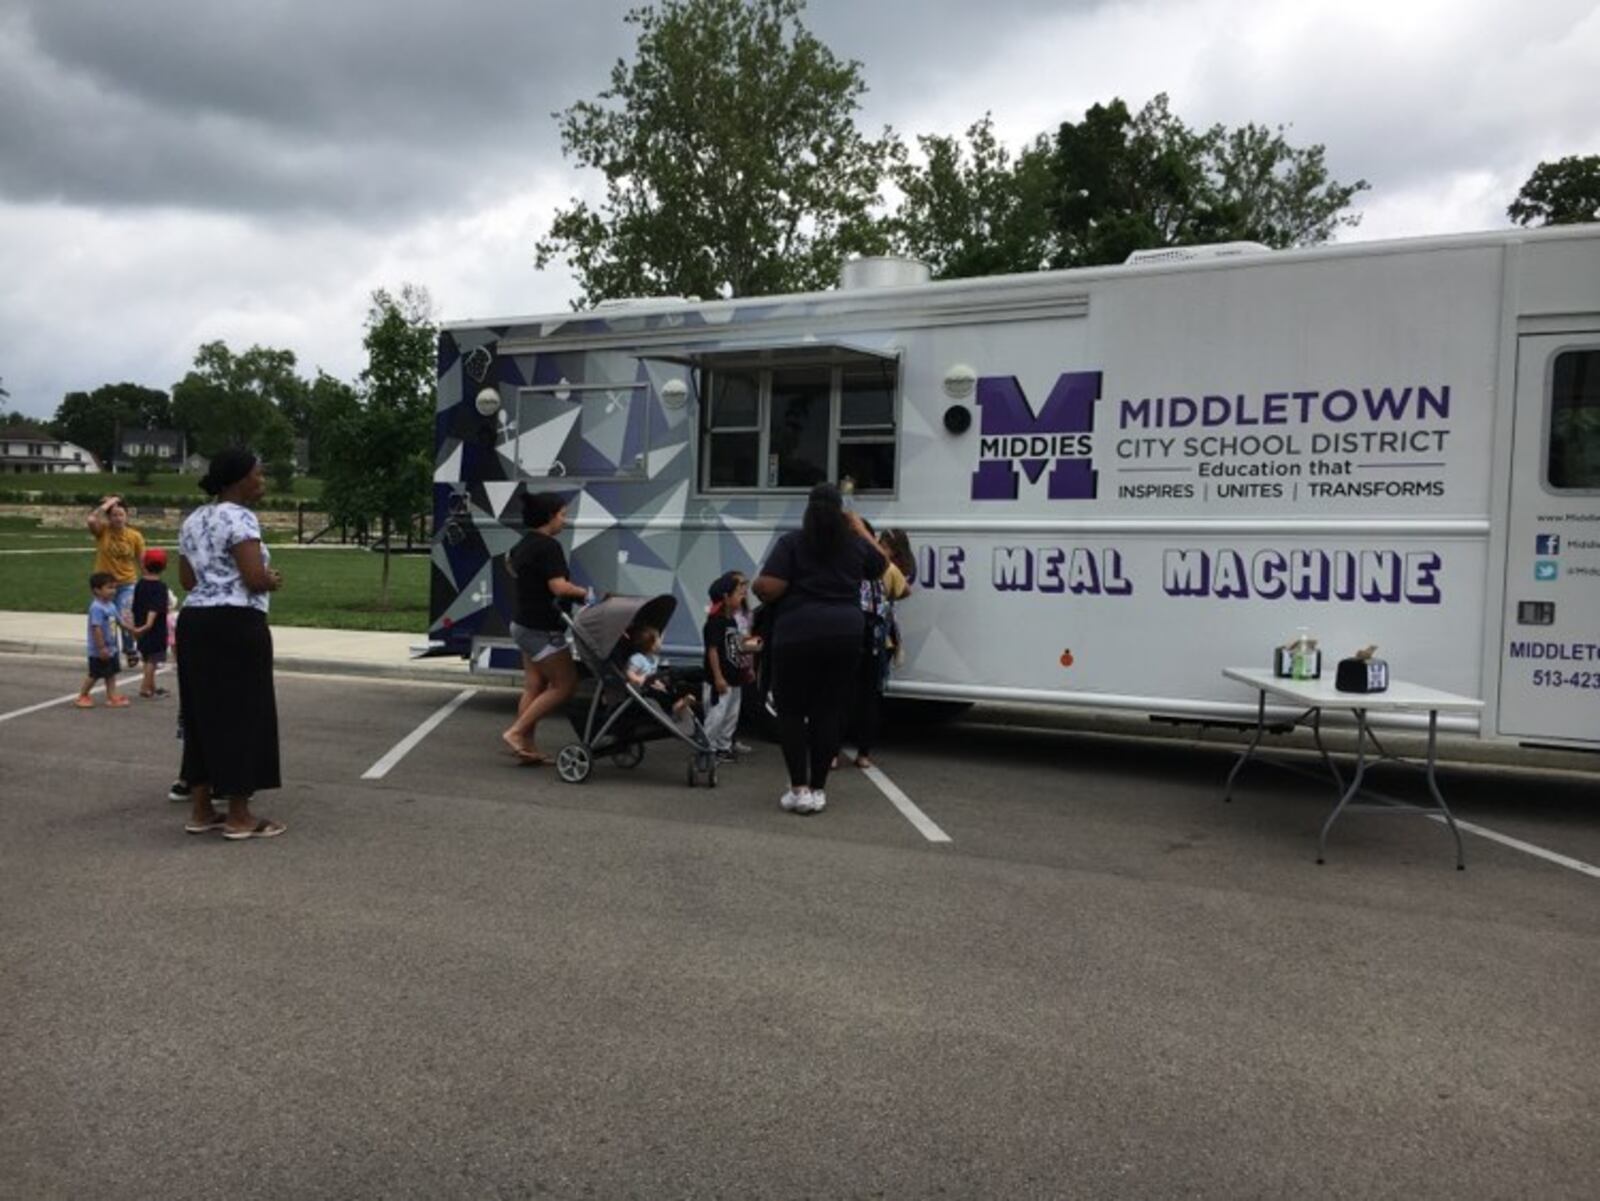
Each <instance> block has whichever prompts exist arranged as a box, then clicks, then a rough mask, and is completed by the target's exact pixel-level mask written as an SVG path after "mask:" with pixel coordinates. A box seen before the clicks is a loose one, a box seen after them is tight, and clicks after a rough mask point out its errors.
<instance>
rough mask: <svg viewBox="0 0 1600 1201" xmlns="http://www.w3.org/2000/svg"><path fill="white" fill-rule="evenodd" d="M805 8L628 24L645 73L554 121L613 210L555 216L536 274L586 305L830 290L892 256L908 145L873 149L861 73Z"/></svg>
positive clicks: (685, 10)
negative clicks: (560, 281)
mask: <svg viewBox="0 0 1600 1201" xmlns="http://www.w3.org/2000/svg"><path fill="white" fill-rule="evenodd" d="M803 11H804V0H665V2H664V3H662V4H661V5H659V6H658V7H645V8H639V9H635V10H633V11H632V12H630V13H629V14H628V16H627V18H626V19H627V21H628V23H629V24H632V25H635V26H637V27H638V30H639V35H638V43H637V47H636V50H635V55H634V59H633V61H632V62H625V61H622V60H620V59H619V60H618V61H617V63H616V65H615V66H614V67H613V68H612V71H611V86H610V87H609V88H608V89H606V90H605V91H603V92H601V93H600V95H599V97H598V98H597V99H596V100H594V101H581V102H579V103H577V104H575V105H573V106H572V107H571V108H569V109H567V110H566V111H565V112H563V113H558V114H556V117H557V119H558V121H559V123H560V128H561V141H562V148H563V150H564V152H565V153H566V154H567V155H568V156H569V157H571V158H573V159H575V160H576V161H577V162H578V163H579V164H580V165H582V166H584V167H591V168H594V169H595V170H598V171H600V172H601V173H602V174H603V175H604V177H605V181H606V195H605V200H604V201H603V202H602V203H601V204H600V206H599V207H598V208H592V207H590V205H589V204H587V203H586V202H584V201H582V200H574V201H573V203H572V205H571V207H569V208H566V209H562V210H560V211H558V212H557V213H556V216H555V219H554V221H553V223H552V225H551V227H550V230H549V233H548V234H547V236H546V237H545V238H544V239H543V240H541V241H540V242H539V244H538V248H537V253H538V260H537V261H538V265H539V266H541V267H543V266H545V265H546V264H548V263H550V262H551V261H553V260H556V259H562V260H565V261H566V262H568V263H569V264H570V265H571V267H572V269H573V271H574V272H575V273H576V275H577V278H578V283H579V285H580V287H581V288H582V296H581V298H580V299H581V302H583V303H593V302H595V301H599V300H603V299H606V298H608V297H609V298H616V297H621V296H640V295H652V296H653V295H674V294H675V295H694V296H704V297H713V296H744V295H752V294H762V293H772V292H786V291H796V290H803V289H810V288H821V287H826V286H828V285H830V284H831V283H832V282H833V281H834V279H835V278H836V274H837V271H838V265H839V262H840V261H841V260H842V259H843V258H844V257H845V256H846V255H847V254H849V253H851V252H858V253H859V252H873V251H880V250H882V249H885V248H886V246H887V236H886V231H885V229H884V227H883V224H882V222H881V220H880V219H878V218H877V217H876V216H875V215H874V209H875V207H876V205H877V204H878V199H879V198H878V189H879V185H880V182H881V181H882V179H883V176H884V171H885V168H886V166H887V164H888V162H889V159H890V156H891V155H892V154H893V152H894V148H895V146H896V143H895V141H894V138H893V135H892V134H891V133H890V131H888V130H887V129H886V130H884V131H883V134H882V136H880V137H879V138H876V139H872V138H868V137H865V136H863V134H862V133H861V131H860V130H858V129H857V127H856V121H855V114H856V111H857V109H858V108H859V102H860V97H861V95H862V94H863V93H864V92H865V91H866V85H865V83H864V82H863V81H862V78H861V64H860V63H858V62H855V61H853V60H841V59H839V58H837V57H835V55H834V54H833V52H832V51H830V50H829V49H828V48H827V47H826V46H825V45H823V44H822V43H821V42H820V41H818V40H817V39H816V38H815V37H813V36H812V35H811V33H810V32H809V31H808V30H807V29H806V28H805V26H804V24H803V23H802V21H801V15H802V13H803Z"/></svg>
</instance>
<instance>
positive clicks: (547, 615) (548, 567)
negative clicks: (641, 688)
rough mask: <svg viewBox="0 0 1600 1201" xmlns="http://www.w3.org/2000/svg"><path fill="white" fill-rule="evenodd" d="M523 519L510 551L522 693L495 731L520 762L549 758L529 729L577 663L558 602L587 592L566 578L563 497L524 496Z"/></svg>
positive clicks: (574, 679) (570, 687)
mask: <svg viewBox="0 0 1600 1201" xmlns="http://www.w3.org/2000/svg"><path fill="white" fill-rule="evenodd" d="M522 523H523V525H525V526H527V527H528V532H527V533H526V534H525V535H523V538H522V541H521V542H519V543H517V545H516V548H515V549H514V550H513V551H512V552H511V556H510V567H511V574H512V575H514V576H515V577H516V579H517V607H516V614H517V615H516V619H515V620H514V621H512V623H511V636H512V637H513V638H514V639H516V643H517V647H518V648H519V649H520V650H521V651H522V674H523V685H522V698H521V700H519V701H518V702H517V720H516V721H514V722H512V723H511V728H510V729H508V730H507V731H506V732H505V733H504V734H502V735H500V737H501V738H503V739H504V740H505V743H506V745H507V746H508V747H510V748H511V753H512V754H514V755H516V756H517V758H519V759H521V760H522V761H523V762H524V763H551V762H553V760H551V759H550V758H548V757H547V756H545V755H541V754H540V753H539V751H538V748H537V747H535V746H534V741H533V734H534V730H535V729H536V728H537V727H538V725H539V720H540V719H541V718H542V717H544V716H545V715H546V714H548V713H550V712H551V711H553V710H555V709H557V708H559V707H560V706H562V705H564V704H565V703H566V702H567V700H568V698H570V697H571V696H572V694H573V692H574V690H576V688H577V687H578V668H577V665H576V664H574V663H573V661H572V646H571V643H570V642H569V641H568V639H567V628H566V626H565V625H564V624H562V621H561V612H560V610H559V608H558V607H557V604H558V602H559V601H563V600H583V599H585V598H586V597H587V596H588V595H589V593H588V590H587V589H585V588H580V587H579V586H578V585H577V584H574V583H573V582H572V581H571V580H570V579H569V578H568V572H567V556H566V555H565V554H564V553H563V552H562V550H561V543H559V542H557V541H556V535H557V534H559V533H560V532H561V531H562V529H563V528H565V526H566V524H567V502H566V500H565V499H563V498H562V497H561V496H560V495H559V494H558V493H555V492H536V493H533V494H532V495H529V496H524V497H523V498H522Z"/></svg>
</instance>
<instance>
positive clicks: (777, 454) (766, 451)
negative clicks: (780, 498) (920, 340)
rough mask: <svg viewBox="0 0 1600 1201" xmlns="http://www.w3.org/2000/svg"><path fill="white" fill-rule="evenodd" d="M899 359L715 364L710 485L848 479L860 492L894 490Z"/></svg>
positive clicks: (710, 384) (769, 487)
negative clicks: (897, 360)
mask: <svg viewBox="0 0 1600 1201" xmlns="http://www.w3.org/2000/svg"><path fill="white" fill-rule="evenodd" d="M819 357H820V356H819ZM897 367H898V364H897V362H896V360H894V359H892V358H881V357H876V356H868V355H858V356H855V357H853V358H851V359H850V360H848V361H833V362H828V361H817V359H816V358H812V359H810V360H809V361H796V362H783V361H779V362H774V363H770V364H768V363H750V362H746V363H740V362H738V361H736V360H731V359H730V360H728V361H718V362H713V363H708V364H706V365H705V371H706V376H705V385H704V389H703V391H702V393H701V394H702V395H703V396H704V397H706V401H707V403H706V405H705V407H704V410H703V414H702V430H703V437H702V440H701V454H700V464H701V470H700V483H701V487H702V488H704V489H705V490H706V491H725V490H738V491H750V490H758V491H804V490H805V489H807V488H810V487H811V485H813V484H816V483H820V482H821V481H823V480H843V479H844V478H846V477H849V478H850V479H851V480H852V481H853V482H854V484H855V490H856V491H857V492H866V493H888V492H893V491H894V488H895V468H896V455H895V434H896V431H897V428H898V417H899V404H898V397H897V395H896V386H895V384H896V376H897Z"/></svg>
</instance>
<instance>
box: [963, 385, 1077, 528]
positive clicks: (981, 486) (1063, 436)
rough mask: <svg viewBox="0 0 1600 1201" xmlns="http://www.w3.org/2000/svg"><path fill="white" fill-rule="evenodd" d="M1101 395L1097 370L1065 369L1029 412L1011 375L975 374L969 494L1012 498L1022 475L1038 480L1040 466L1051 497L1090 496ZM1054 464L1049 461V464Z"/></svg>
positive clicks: (988, 498)
mask: <svg viewBox="0 0 1600 1201" xmlns="http://www.w3.org/2000/svg"><path fill="white" fill-rule="evenodd" d="M1099 398H1100V373H1099V372H1098V371H1068V372H1065V373H1063V374H1062V376H1061V378H1060V379H1058V380H1056V384H1055V387H1053V388H1051V389H1050V395H1049V396H1047V397H1046V398H1045V402H1044V407H1043V408H1042V409H1040V410H1039V413H1038V415H1037V416H1035V415H1034V411H1033V406H1032V405H1030V404H1029V403H1028V398H1027V396H1026V395H1024V394H1023V391H1022V385H1021V384H1019V383H1018V382H1017V377H1016V376H1014V375H986V376H983V377H982V378H981V379H979V380H978V408H979V409H981V410H982V413H983V417H982V421H981V423H980V425H979V438H978V469H977V470H976V471H974V472H973V473H972V499H973V500H1016V499H1017V496H1018V493H1019V492H1020V491H1021V486H1022V481H1021V479H1020V477H1019V476H1018V474H1017V468H1018V467H1021V468H1022V470H1023V471H1024V472H1026V473H1027V476H1028V482H1029V483H1033V484H1037V483H1038V482H1039V477H1040V476H1041V475H1042V474H1043V473H1044V470H1045V468H1047V467H1049V468H1050V478H1049V480H1048V482H1047V483H1046V486H1045V495H1046V496H1048V497H1049V498H1050V499H1051V500H1093V499H1094V497H1095V495H1096V493H1097V488H1098V484H1099V472H1097V471H1095V469H1094V462H1093V460H1092V459H1091V458H1090V456H1091V455H1092V454H1093V453H1094V439H1093V438H1092V437H1091V436H1090V435H1091V434H1092V433H1093V431H1094V402H1095V401H1096V400H1098V399H1099ZM1052 464H1053V466H1052Z"/></svg>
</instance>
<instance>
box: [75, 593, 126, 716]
mask: <svg viewBox="0 0 1600 1201" xmlns="http://www.w3.org/2000/svg"><path fill="white" fill-rule="evenodd" d="M89 591H90V593H91V594H93V597H94V599H93V600H91V601H90V602H89V637H88V651H89V674H88V675H87V676H85V677H84V680H83V687H82V688H81V689H79V690H78V699H77V700H75V701H73V702H72V703H73V704H74V705H76V706H77V707H78V708H79V709H93V708H94V698H93V697H91V696H90V695H89V693H90V692H91V691H92V690H93V689H94V682H95V681H96V680H104V681H105V682H106V704H107V705H109V706H110V707H111V708H113V709H122V708H125V707H126V706H127V704H128V698H127V697H125V696H123V695H122V694H121V693H119V692H118V691H117V672H119V671H121V670H122V659H121V658H120V656H118V654H117V628H118V627H119V626H121V625H122V624H123V623H124V619H123V616H122V610H121V609H120V608H118V607H117V577H116V576H114V575H112V574H111V573H110V572H109V571H97V572H95V573H94V574H93V575H92V576H90V577H89Z"/></svg>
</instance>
